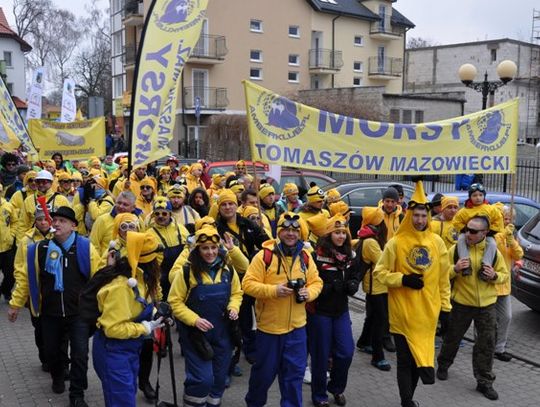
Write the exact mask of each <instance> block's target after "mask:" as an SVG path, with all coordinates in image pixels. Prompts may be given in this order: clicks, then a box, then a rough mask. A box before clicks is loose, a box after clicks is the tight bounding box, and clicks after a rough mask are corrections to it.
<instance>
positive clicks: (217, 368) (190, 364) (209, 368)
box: [180, 268, 232, 407]
mask: <svg viewBox="0 0 540 407" xmlns="http://www.w3.org/2000/svg"><path fill="white" fill-rule="evenodd" d="M231 280H232V276H231V273H230V271H229V270H228V269H227V268H222V269H221V281H220V282H215V281H214V283H213V284H203V282H202V278H201V276H200V275H199V276H197V285H196V286H195V287H193V288H191V291H190V293H189V296H188V298H187V300H186V305H187V306H188V307H189V309H191V310H192V311H194V312H196V313H197V314H198V315H199V316H200V317H201V318H204V319H207V320H208V321H210V322H211V323H212V325H214V328H213V329H211V330H209V331H208V332H205V333H204V336H205V337H206V339H207V340H208V342H209V343H210V345H211V346H212V348H213V350H214V358H213V359H212V360H210V361H205V360H203V359H202V358H201V357H200V356H199V355H198V353H197V352H196V350H195V349H194V347H193V345H192V344H191V341H190V339H189V337H188V332H189V329H197V328H195V327H188V326H186V325H182V327H181V329H180V343H181V345H182V349H183V351H184V355H185V369H186V380H185V381H184V405H187V406H196V407H203V406H220V405H221V396H222V395H223V392H224V391H225V379H226V377H227V375H228V372H229V365H230V362H231V353H232V344H231V339H230V335H229V331H228V323H227V320H228V312H227V306H228V305H229V301H230V298H231Z"/></svg>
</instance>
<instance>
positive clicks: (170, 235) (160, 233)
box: [148, 220, 189, 264]
mask: <svg viewBox="0 0 540 407" xmlns="http://www.w3.org/2000/svg"><path fill="white" fill-rule="evenodd" d="M148 232H150V233H152V234H153V235H154V236H156V238H157V240H158V242H160V243H161V244H162V245H163V247H165V248H166V247H173V246H178V245H180V244H184V245H186V244H187V238H188V236H189V232H188V230H187V229H186V228H185V227H184V226H183V225H180V224H178V223H177V222H175V221H174V220H173V221H172V222H171V223H169V224H168V225H167V226H165V227H164V226H159V225H158V224H157V223H152V227H150V228H148ZM179 236H180V241H178V237H179ZM157 261H158V263H159V264H161V263H162V262H163V252H159V253H158V254H157Z"/></svg>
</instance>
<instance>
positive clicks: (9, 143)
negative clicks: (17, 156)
mask: <svg viewBox="0 0 540 407" xmlns="http://www.w3.org/2000/svg"><path fill="white" fill-rule="evenodd" d="M20 145H21V141H20V140H19V139H18V138H17V135H16V134H15V133H14V132H13V130H11V127H9V124H8V122H7V120H6V118H5V117H4V113H3V112H1V111H0V148H1V149H2V150H4V151H13V150H16V149H18V148H19V147H20Z"/></svg>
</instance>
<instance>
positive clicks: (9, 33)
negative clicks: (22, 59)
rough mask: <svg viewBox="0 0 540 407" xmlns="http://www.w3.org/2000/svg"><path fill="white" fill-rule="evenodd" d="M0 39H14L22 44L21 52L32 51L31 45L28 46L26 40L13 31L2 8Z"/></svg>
mask: <svg viewBox="0 0 540 407" xmlns="http://www.w3.org/2000/svg"><path fill="white" fill-rule="evenodd" d="M0 37H3V38H12V39H14V40H15V41H17V42H18V43H19V44H20V46H21V50H22V51H23V52H30V51H32V47H31V46H30V44H28V43H27V42H26V41H25V40H23V39H22V38H21V37H19V36H18V35H17V33H16V32H15V31H13V30H12V29H11V27H10V26H9V23H8V21H7V18H6V15H5V14H4V10H2V7H0Z"/></svg>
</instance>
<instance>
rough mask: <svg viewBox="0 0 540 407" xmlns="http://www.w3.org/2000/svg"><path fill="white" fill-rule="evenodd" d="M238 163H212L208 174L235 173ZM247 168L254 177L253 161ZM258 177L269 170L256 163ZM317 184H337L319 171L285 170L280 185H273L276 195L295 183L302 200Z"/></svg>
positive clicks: (275, 183) (282, 172) (320, 185)
mask: <svg viewBox="0 0 540 407" xmlns="http://www.w3.org/2000/svg"><path fill="white" fill-rule="evenodd" d="M235 164H236V161H219V162H213V163H210V165H209V166H208V174H209V175H210V176H212V175H213V174H216V173H218V174H224V173H226V172H229V171H234V169H235ZM246 167H247V170H248V173H249V174H252V175H253V164H252V163H251V161H246ZM256 168H257V175H258V176H259V177H260V178H264V177H265V175H264V172H265V171H267V170H268V167H267V166H265V165H264V164H261V163H256ZM312 182H315V183H316V184H317V185H318V186H319V187H321V188H322V187H323V186H325V185H327V184H330V183H333V182H336V180H335V179H333V178H331V177H329V176H327V175H324V174H323V173H322V172H317V171H304V170H299V169H294V168H283V169H282V170H281V180H280V181H279V183H277V182H273V183H272V185H273V186H274V188H275V190H276V194H281V190H282V189H283V185H285V184H286V183H293V184H296V185H298V191H299V195H300V198H301V199H302V197H303V196H304V195H305V194H306V192H307V190H308V189H309V185H310V184H311V183H312Z"/></svg>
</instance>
